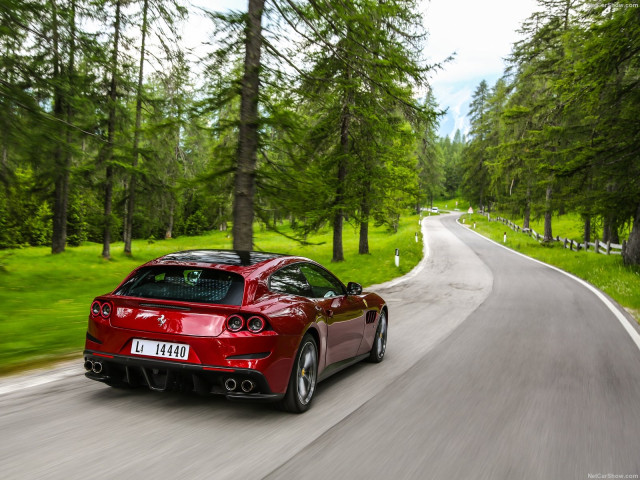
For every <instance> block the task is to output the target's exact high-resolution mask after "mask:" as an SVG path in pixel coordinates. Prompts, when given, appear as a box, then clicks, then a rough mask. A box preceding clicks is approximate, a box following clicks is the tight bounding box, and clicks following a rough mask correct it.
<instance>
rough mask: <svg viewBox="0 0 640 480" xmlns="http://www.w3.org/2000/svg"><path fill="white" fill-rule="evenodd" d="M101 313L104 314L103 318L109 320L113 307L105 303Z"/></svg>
mask: <svg viewBox="0 0 640 480" xmlns="http://www.w3.org/2000/svg"><path fill="white" fill-rule="evenodd" d="M100 313H102V316H103V317H104V318H107V317H108V316H109V315H111V305H109V304H108V303H103V304H102V310H101V312H100Z"/></svg>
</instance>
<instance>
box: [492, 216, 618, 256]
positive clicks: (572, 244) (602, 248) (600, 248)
mask: <svg viewBox="0 0 640 480" xmlns="http://www.w3.org/2000/svg"><path fill="white" fill-rule="evenodd" d="M480 215H484V216H485V217H487V219H488V220H489V221H490V222H500V223H503V224H504V225H506V226H508V227H509V228H511V230H513V231H514V232H519V233H524V234H526V235H529V236H530V237H533V238H535V239H536V240H538V241H540V240H541V239H542V238H543V237H544V235H540V234H539V233H538V232H536V231H535V230H533V229H532V228H522V227H520V226H519V225H516V224H515V223H513V222H512V221H511V220H508V219H506V218H502V217H498V216H497V217H493V218H492V217H491V214H490V213H480ZM553 241H554V242H561V243H562V244H563V245H564V248H568V249H569V250H572V251H576V252H579V251H580V250H585V251H587V252H594V253H604V254H605V255H621V254H622V252H624V250H625V248H626V246H627V242H626V240H625V241H623V242H622V244H618V243H611V242H606V243H603V242H600V241H599V240H598V239H596V241H595V242H577V241H575V240H571V239H570V238H562V237H560V236H557V237H555V238H554V239H553Z"/></svg>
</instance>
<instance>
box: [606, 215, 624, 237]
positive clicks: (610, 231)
mask: <svg viewBox="0 0 640 480" xmlns="http://www.w3.org/2000/svg"><path fill="white" fill-rule="evenodd" d="M602 241H603V242H611V243H620V236H619V235H618V219H617V218H616V216H615V215H614V214H607V216H606V217H605V218H604V221H603V225H602Z"/></svg>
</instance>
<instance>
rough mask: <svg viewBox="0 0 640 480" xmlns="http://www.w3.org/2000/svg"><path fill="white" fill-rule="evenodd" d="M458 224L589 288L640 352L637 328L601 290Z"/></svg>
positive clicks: (457, 221)
mask: <svg viewBox="0 0 640 480" xmlns="http://www.w3.org/2000/svg"><path fill="white" fill-rule="evenodd" d="M456 223H457V224H458V225H460V226H461V227H462V228H466V229H467V230H468V231H470V232H473V233H475V234H476V235H478V236H479V237H481V238H484V239H485V240H488V241H489V242H491V243H493V244H495V245H497V246H499V247H500V248H504V249H505V250H509V251H510V252H512V253H515V254H516V255H520V256H521V257H524V258H528V259H529V260H531V261H533V262H536V263H539V264H540V265H544V266H545V267H549V268H551V269H553V270H555V271H556V272H560V273H562V274H564V275H566V276H567V277H569V278H572V279H573V280H575V281H576V282H578V283H580V284H581V285H584V286H585V287H587V288H588V289H589V290H591V292H592V293H593V294H595V296H596V297H598V298H599V299H600V301H601V302H602V303H604V305H605V306H606V307H607V308H608V309H609V310H611V313H613V315H614V316H615V317H616V318H617V319H618V321H619V322H620V324H621V325H622V327H623V328H624V329H625V330H626V332H627V333H628V334H629V336H630V337H631V340H633V342H634V343H635V344H636V347H638V350H640V334H639V333H638V332H637V331H636V329H635V328H633V326H632V325H631V323H630V320H629V319H628V318H627V317H626V316H625V315H624V313H622V311H620V309H619V308H617V307H616V306H615V305H614V304H613V303H611V301H610V300H609V299H608V298H607V297H606V296H605V294H604V293H602V292H601V291H600V290H598V289H597V288H596V287H594V286H593V285H591V284H590V283H589V282H587V281H585V280H583V279H581V278H579V277H576V276H575V275H573V274H571V273H569V272H566V271H564V270H562V269H561V268H558V267H554V266H553V265H549V264H548V263H545V262H542V261H540V260H536V259H535V258H531V257H529V256H527V255H525V254H524V253H520V252H518V251H516V250H513V249H511V248H509V247H506V246H504V245H501V244H500V243H498V242H496V241H494V240H492V239H490V238H488V237H485V236H484V235H482V234H480V233H478V232H476V231H475V230H472V229H470V228H468V227H467V226H463V225H462V224H461V223H460V221H459V219H458V220H456Z"/></svg>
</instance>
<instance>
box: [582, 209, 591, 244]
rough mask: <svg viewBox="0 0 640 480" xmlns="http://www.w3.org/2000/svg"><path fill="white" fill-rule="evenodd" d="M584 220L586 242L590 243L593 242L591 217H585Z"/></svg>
mask: <svg viewBox="0 0 640 480" xmlns="http://www.w3.org/2000/svg"><path fill="white" fill-rule="evenodd" d="M582 219H583V220H584V238H583V240H584V242H585V243H589V242H590V241H591V215H583V216H582Z"/></svg>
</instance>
